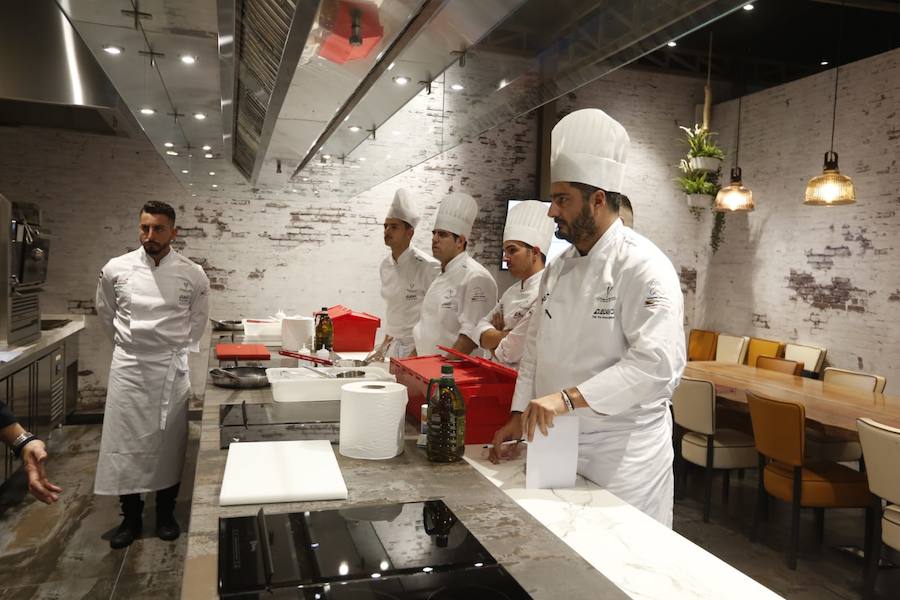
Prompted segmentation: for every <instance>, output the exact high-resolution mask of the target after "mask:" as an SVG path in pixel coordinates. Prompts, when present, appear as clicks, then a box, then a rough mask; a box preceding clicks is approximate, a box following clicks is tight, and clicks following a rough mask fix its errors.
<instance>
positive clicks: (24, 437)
mask: <svg viewBox="0 0 900 600" xmlns="http://www.w3.org/2000/svg"><path fill="white" fill-rule="evenodd" d="M36 439H38V437H37V436H36V435H34V434H33V433H31V432H30V431H24V432H22V433H20V434H19V436H18V437H17V438H16V439H15V440H14V441H13V443H12V451H13V454H15V455H16V458H22V448H24V447H25V445H26V444H28V442H31V441H34V440H36Z"/></svg>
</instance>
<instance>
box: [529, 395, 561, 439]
mask: <svg viewBox="0 0 900 600" xmlns="http://www.w3.org/2000/svg"><path fill="white" fill-rule="evenodd" d="M567 412H569V409H568V408H566V404H565V402H563V399H562V394H560V393H559V392H556V393H555V394H549V395H547V396H541V397H540V398H535V399H534V400H532V401H531V402H529V403H528V408H526V409H525V412H523V413H522V426H523V428H524V430H525V433H526V434H527V439H528V441H529V442H530V441H533V440H534V430H535V429H536V428H540V430H541V433H543V434H544V435H547V434H548V433H549V432H550V428H551V427H553V417H555V416H556V415H564V414H566V413H567Z"/></svg>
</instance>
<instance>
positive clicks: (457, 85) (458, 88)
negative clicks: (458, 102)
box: [450, 83, 466, 92]
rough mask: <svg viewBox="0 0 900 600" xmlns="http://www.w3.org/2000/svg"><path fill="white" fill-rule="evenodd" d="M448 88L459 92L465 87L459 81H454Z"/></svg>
mask: <svg viewBox="0 0 900 600" xmlns="http://www.w3.org/2000/svg"><path fill="white" fill-rule="evenodd" d="M450 89H451V90H453V91H454V92H460V91H462V90H464V89H466V88H464V87H463V86H462V84H461V83H454V84H453V85H451V86H450Z"/></svg>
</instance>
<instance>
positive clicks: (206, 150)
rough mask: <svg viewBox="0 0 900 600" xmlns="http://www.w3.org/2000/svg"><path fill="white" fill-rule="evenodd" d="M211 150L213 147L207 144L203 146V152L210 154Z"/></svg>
mask: <svg viewBox="0 0 900 600" xmlns="http://www.w3.org/2000/svg"><path fill="white" fill-rule="evenodd" d="M210 150H212V146H210V145H209V144H205V145H204V146H203V151H204V152H209V151H210Z"/></svg>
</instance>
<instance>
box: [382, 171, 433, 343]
mask: <svg viewBox="0 0 900 600" xmlns="http://www.w3.org/2000/svg"><path fill="white" fill-rule="evenodd" d="M419 219H420V216H419V211H418V210H417V209H416V205H415V199H414V198H413V195H412V194H411V193H410V192H409V191H407V190H405V189H403V188H400V189H398V190H397V191H396V192H395V193H394V201H393V202H392V203H391V207H390V208H389V209H388V213H387V217H385V219H384V244H385V246H387V247H389V248H390V249H391V253H390V255H388V256H386V257H384V260H383V261H381V267H380V269H379V273H380V275H381V297H382V298H384V301H385V304H386V305H387V307H386V310H385V317H384V331H385V337H384V341H383V342H382V344H381V350H380V351H379V352H377V353H376V354H375V357H374V358H375V359H376V360H384V359H389V358H391V357H396V358H404V357H407V356H409V355H410V354H412V353H413V352H414V351H415V348H416V345H415V341H414V340H413V327H415V325H416V323H417V322H418V321H419V315H420V314H421V312H422V301H423V300H424V299H425V292H427V291H428V288H429V287H431V282H433V281H434V279H435V277H437V276H438V273H440V271H441V263H440V262H439V261H438V260H437V259H436V258H432V257H431V256H429V255H428V254H426V253H425V252H423V251H421V250H419V249H418V248H416V247H415V246H413V245H412V244H411V242H412V238H413V235H414V234H415V228H416V226H417V225H418V224H419Z"/></svg>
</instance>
